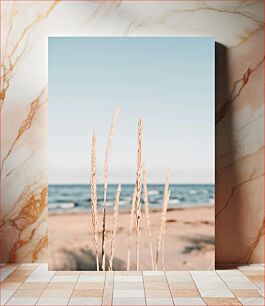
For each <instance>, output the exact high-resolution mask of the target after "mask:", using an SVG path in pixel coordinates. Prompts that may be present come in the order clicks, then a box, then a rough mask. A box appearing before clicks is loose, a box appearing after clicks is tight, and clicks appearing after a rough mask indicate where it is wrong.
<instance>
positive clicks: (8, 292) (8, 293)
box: [0, 289, 16, 298]
mask: <svg viewBox="0 0 265 306" xmlns="http://www.w3.org/2000/svg"><path fill="white" fill-rule="evenodd" d="M15 291H16V290H8V289H7V290H5V289H4V290H1V291H0V296H1V297H3V298H10V297H11V296H12V295H13V294H14V293H15Z"/></svg>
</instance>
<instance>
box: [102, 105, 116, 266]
mask: <svg viewBox="0 0 265 306" xmlns="http://www.w3.org/2000/svg"><path fill="white" fill-rule="evenodd" d="M118 116H119V109H117V110H116V111H115V113H114V115H113V118H112V122H111V127H110V131H109V136H108V141H107V146H106V152H105V162H104V206H103V222H102V253H101V256H102V263H101V268H102V270H103V271H105V261H106V202H107V189H108V175H109V157H110V149H111V144H112V138H113V134H114V130H115V127H116V123H117V120H118Z"/></svg>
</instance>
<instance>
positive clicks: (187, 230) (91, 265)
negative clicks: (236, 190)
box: [49, 206, 214, 270]
mask: <svg viewBox="0 0 265 306" xmlns="http://www.w3.org/2000/svg"><path fill="white" fill-rule="evenodd" d="M129 215H130V213H129V212H128V210H124V211H123V210H121V211H120V212H119V217H118V227H117V232H116V242H115V254H114V262H113V265H114V267H113V268H114V270H126V265H127V251H128V231H129V230H128V227H129V220H130V216H129ZM98 217H99V229H101V224H102V223H101V220H102V213H101V212H99V215H98ZM160 218H161V214H160V210H159V209H157V208H156V209H151V210H150V219H151V231H152V244H153V253H154V256H155V254H156V245H157V237H158V233H159V227H160ZM140 224H141V226H140V232H141V238H140V239H141V240H140V270H152V266H151V259H150V249H149V240H148V233H147V230H146V219H145V214H144V211H142V216H141V223H140ZM111 231H112V213H111V212H110V211H109V212H108V215H107V242H109V241H110V238H111ZM92 233H93V231H92V222H91V214H90V213H89V212H86V213H49V269H50V270H96V264H95V255H94V245H93V234H92ZM100 236H101V235H99V238H100ZM135 245H136V239H135V234H134V235H133V240H132V251H131V252H132V253H131V270H135V267H136V252H135V249H136V247H135ZM99 246H101V240H100V239H99ZM107 254H109V243H107ZM198 255H199V256H198ZM107 263H108V260H107ZM213 267H214V206H211V207H209V206H208V207H207V206H201V207H187V208H169V209H168V212H167V222H166V239H165V269H166V270H208V269H213ZM159 269H160V270H161V266H160V265H159V266H158V270H159Z"/></svg>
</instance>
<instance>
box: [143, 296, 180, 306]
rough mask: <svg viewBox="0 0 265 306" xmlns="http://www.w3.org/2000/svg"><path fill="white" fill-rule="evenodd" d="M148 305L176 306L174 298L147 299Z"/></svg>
mask: <svg viewBox="0 0 265 306" xmlns="http://www.w3.org/2000/svg"><path fill="white" fill-rule="evenodd" d="M146 304H147V305H152V306H155V305H174V303H173V300H172V298H146Z"/></svg>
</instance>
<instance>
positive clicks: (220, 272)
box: [216, 269, 244, 276]
mask: <svg viewBox="0 0 265 306" xmlns="http://www.w3.org/2000/svg"><path fill="white" fill-rule="evenodd" d="M216 273H217V274H218V275H220V276H222V275H232V276H236V275H244V274H243V273H242V272H241V271H239V270H237V269H226V270H216Z"/></svg>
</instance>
